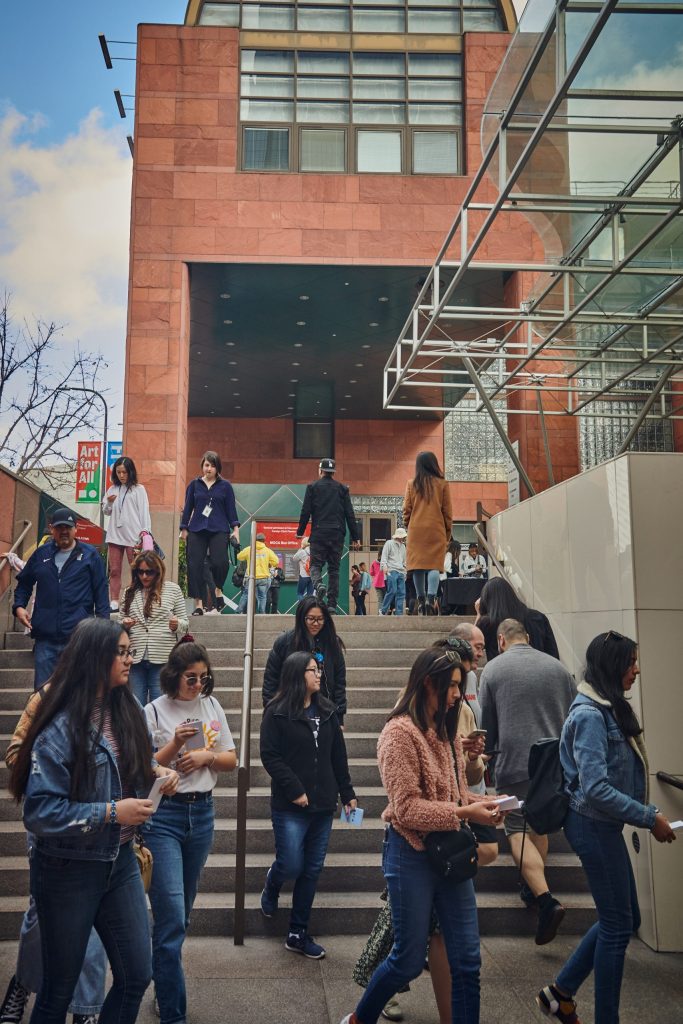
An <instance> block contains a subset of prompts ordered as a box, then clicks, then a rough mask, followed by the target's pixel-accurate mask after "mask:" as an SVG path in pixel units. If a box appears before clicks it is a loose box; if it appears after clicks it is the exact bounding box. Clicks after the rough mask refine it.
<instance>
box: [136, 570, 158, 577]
mask: <svg viewBox="0 0 683 1024" xmlns="http://www.w3.org/2000/svg"><path fill="white" fill-rule="evenodd" d="M135 571H136V573H137V574H138V576H157V575H158V573H157V571H156V569H136V570H135Z"/></svg>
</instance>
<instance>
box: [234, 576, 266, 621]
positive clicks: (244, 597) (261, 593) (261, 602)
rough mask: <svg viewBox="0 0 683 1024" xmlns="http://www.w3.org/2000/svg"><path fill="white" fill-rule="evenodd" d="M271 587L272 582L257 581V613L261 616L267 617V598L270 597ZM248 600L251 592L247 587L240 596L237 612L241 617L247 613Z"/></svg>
mask: <svg viewBox="0 0 683 1024" xmlns="http://www.w3.org/2000/svg"><path fill="white" fill-rule="evenodd" d="M269 586H270V580H256V611H257V613H258V614H259V615H265V612H266V597H267V595H268V587H269ZM248 599H249V590H248V588H247V586H246V585H245V586H244V587H243V588H242V594H241V595H240V600H239V604H238V605H237V611H238V613H239V614H240V615H244V614H245V613H246V611H247V601H248Z"/></svg>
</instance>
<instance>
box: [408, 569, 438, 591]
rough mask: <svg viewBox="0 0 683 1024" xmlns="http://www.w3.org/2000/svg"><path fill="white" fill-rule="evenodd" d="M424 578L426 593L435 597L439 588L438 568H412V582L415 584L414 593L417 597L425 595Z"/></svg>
mask: <svg viewBox="0 0 683 1024" xmlns="http://www.w3.org/2000/svg"><path fill="white" fill-rule="evenodd" d="M425 580H426V582H427V595H428V596H429V597H436V594H437V591H438V589H439V570H438V569H413V583H414V584H415V593H416V594H417V596H418V597H424V596H425Z"/></svg>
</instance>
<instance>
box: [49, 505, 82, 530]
mask: <svg viewBox="0 0 683 1024" xmlns="http://www.w3.org/2000/svg"><path fill="white" fill-rule="evenodd" d="M50 525H51V526H75V525H76V516H75V515H74V514H73V512H69V510H68V508H56V509H55V510H54V512H53V513H52V516H51V517H50Z"/></svg>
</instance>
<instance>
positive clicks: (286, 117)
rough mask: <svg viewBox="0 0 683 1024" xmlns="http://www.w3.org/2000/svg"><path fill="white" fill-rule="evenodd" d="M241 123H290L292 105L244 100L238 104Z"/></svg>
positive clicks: (292, 111) (285, 102) (282, 102)
mask: <svg viewBox="0 0 683 1024" xmlns="http://www.w3.org/2000/svg"><path fill="white" fill-rule="evenodd" d="M240 118H241V119H242V121H292V120H293V118H294V104H293V103H290V102H287V101H285V100H246V99H243V100H242V101H241V103H240Z"/></svg>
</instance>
